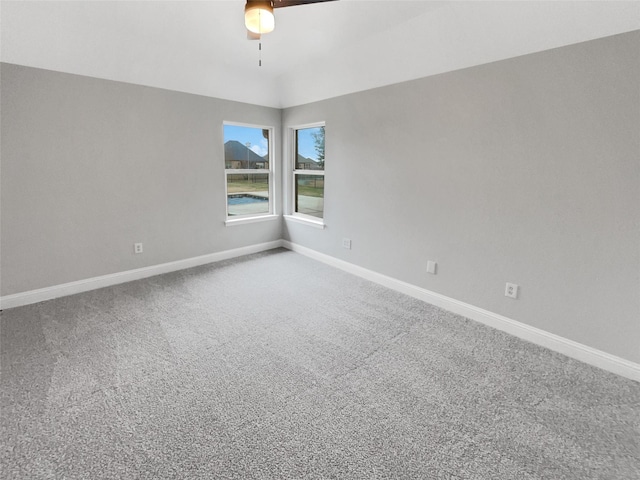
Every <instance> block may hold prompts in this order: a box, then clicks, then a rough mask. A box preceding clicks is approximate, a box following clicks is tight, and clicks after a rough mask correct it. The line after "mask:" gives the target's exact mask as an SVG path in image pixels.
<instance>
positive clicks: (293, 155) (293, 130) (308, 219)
mask: <svg viewBox="0 0 640 480" xmlns="http://www.w3.org/2000/svg"><path fill="white" fill-rule="evenodd" d="M317 127H323V128H324V129H325V139H326V131H327V125H326V122H324V121H321V122H313V123H306V124H302V125H292V126H289V127H288V129H287V130H288V132H289V137H290V138H289V141H288V142H287V143H288V147H289V154H288V155H287V158H288V165H287V178H286V185H287V189H286V200H287V202H286V203H287V204H286V213H287V214H286V215H285V219H286V220H291V221H294V222H297V223H304V224H307V225H310V226H314V227H317V228H325V226H326V224H325V218H326V216H325V213H326V212H325V209H324V199H325V193H326V191H324V192H323V197H322V198H323V209H322V217H315V216H313V215H308V214H306V213H300V212H296V177H297V176H298V175H313V176H318V177H322V179H323V182H324V183H325V185H326V163H325V164H324V166H323V168H322V170H307V169H299V168H297V166H298V163H297V160H298V158H297V137H298V133H297V132H298V130H305V129H308V128H317ZM325 147H326V140H325ZM325 162H326V157H325Z"/></svg>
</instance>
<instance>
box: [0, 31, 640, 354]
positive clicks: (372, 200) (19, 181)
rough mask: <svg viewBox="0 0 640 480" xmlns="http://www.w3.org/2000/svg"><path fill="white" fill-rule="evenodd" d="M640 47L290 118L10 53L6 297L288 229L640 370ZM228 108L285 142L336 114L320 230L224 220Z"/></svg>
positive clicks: (626, 40) (620, 42)
mask: <svg viewBox="0 0 640 480" xmlns="http://www.w3.org/2000/svg"><path fill="white" fill-rule="evenodd" d="M639 45H640V33H639V32H633V33H629V34H623V35H618V36H614V37H609V38H605V39H601V40H596V41H592V42H587V43H582V44H577V45H573V46H569V47H564V48H560V49H556V50H551V51H547V52H542V53H539V54H534V55H528V56H524V57H520V58H516V59H511V60H506V61H502V62H497V63H493V64H489V65H484V66H480V67H474V68H470V69H466V70H461V71H457V72H452V73H448V74H444V75H439V76H435V77H429V78H425V79H421V80H417V81H413V82H408V83H403V84H397V85H393V86H389V87H384V88H381V89H376V90H371V91H366V92H362V93H358V94H353V95H348V96H344V97H338V98H334V99H331V100H326V101H322V102H318V103H314V104H310V105H304V106H300V107H295V108H289V109H286V110H284V111H280V110H277V109H269V108H264V107H257V106H252V105H247V104H241V103H235V102H230V101H224V100H218V99H212V98H207V97H200V96H196V95H189V94H183V93H177V92H170V91H165V90H160V89H155V88H148V87H140V86H135V85H129V84H123V83H118V82H110V81H104V80H98V79H92V78H87V77H80V76H74V75H67V74H61V73H55V72H49V71H44V70H39V69H32V68H26V67H19V66H15V65H7V64H2V70H1V81H2V84H1V87H2V90H1V91H2V93H1V109H2V110H1V117H2V118H1V120H2V125H1V133H2V145H1V152H0V154H1V160H2V163H1V167H0V174H1V187H0V189H1V197H0V202H1V211H0V219H1V225H0V226H1V229H2V230H1V242H0V268H1V272H0V280H1V290H0V292H1V294H2V295H9V294H12V293H18V292H23V291H28V290H32V289H36V288H41V287H46V286H51V285H57V284H61V283H65V282H70V281H74V280H80V279H84V278H90V277H94V276H97V275H103V274H108V273H113V272H120V271H125V270H129V269H132V268H137V267H143V266H147V265H155V264H159V263H163V262H168V261H172V260H179V259H183V258H189V257H193V256H198V255H203V254H207V253H213V252H217V251H222V250H227V249H231V248H237V247H241V246H245V245H252V244H256V243H260V242H265V241H270V240H275V239H278V238H280V237H281V235H282V236H284V238H286V239H289V240H291V241H293V242H295V243H298V244H300V245H304V246H307V247H310V248H313V249H315V250H317V251H320V252H324V253H326V254H329V255H332V256H334V257H337V258H342V259H344V260H347V261H349V262H352V263H355V264H357V265H361V266H363V267H366V268H370V269H372V270H375V271H377V272H380V273H383V274H386V275H389V276H392V277H395V278H398V279H401V280H404V281H407V282H410V283H412V284H415V285H418V286H421V287H424V288H427V289H429V290H432V291H435V292H439V293H442V294H444V295H447V296H449V297H452V298H455V299H459V300H461V301H463V302H467V303H470V304H472V305H476V306H479V307H482V308H485V309H487V310H490V311H493V312H496V313H499V314H502V315H505V316H507V317H510V318H513V319H516V320H518V321H521V322H524V323H527V324H529V325H532V326H535V327H538V328H541V329H543V330H546V331H549V332H553V333H556V334H558V335H561V336H563V337H566V338H569V339H573V340H575V341H577V342H580V343H583V344H586V345H590V346H593V347H595V348H598V349H601V350H603V351H605V352H609V353H612V354H614V355H618V356H620V357H623V358H626V359H629V360H631V361H635V362H640V348H639V342H640V340H639V339H640V278H639V277H640V138H639V136H640V134H639V132H640V89H639V88H638V85H639V81H640V60H639V59H640V47H639ZM310 88H312V87H310ZM223 120H232V121H242V122H249V123H256V124H269V125H274V126H275V127H276V137H277V138H279V132H280V126H281V125H282V126H284V127H286V126H287V125H294V124H303V123H309V122H315V121H322V120H324V121H326V124H327V127H326V128H327V145H326V153H327V164H326V165H327V166H326V174H327V177H326V178H327V179H326V203H325V208H326V215H325V216H326V222H327V225H328V228H327V229H326V230H317V229H315V228H310V227H307V226H305V225H300V224H288V225H287V226H286V227H284V230H282V228H283V227H282V225H281V223H280V222H279V221H277V222H266V223H256V224H248V225H244V226H236V227H225V226H224V224H223V221H224V202H225V199H224V193H223V192H224V189H223V188H224V177H223V169H222V165H223V163H222V147H221V145H222V138H221V124H222V121H223ZM281 121H282V123H281ZM278 143H279V142H278ZM276 153H277V154H279V153H280V145H279V144H277V145H276ZM278 183H280V182H278ZM343 237H349V238H351V239H352V240H353V249H352V250H344V249H342V248H341V239H342V238H343ZM134 242H143V243H144V245H145V253H144V254H143V255H133V253H132V244H133V243H134ZM429 259H431V260H436V261H438V264H439V270H438V275H436V276H432V275H429V274H427V273H425V268H426V262H427V260H429ZM507 281H509V282H514V283H517V284H519V285H521V292H520V298H519V299H518V300H511V299H508V298H506V297H504V296H503V291H504V284H505V282H507Z"/></svg>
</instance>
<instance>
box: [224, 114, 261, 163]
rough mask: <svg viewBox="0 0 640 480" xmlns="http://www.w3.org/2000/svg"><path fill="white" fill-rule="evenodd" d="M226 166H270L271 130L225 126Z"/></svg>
mask: <svg viewBox="0 0 640 480" xmlns="http://www.w3.org/2000/svg"><path fill="white" fill-rule="evenodd" d="M224 168H233V169H245V170H246V169H248V168H252V169H253V168H260V169H262V168H266V169H268V168H269V130H267V129H262V128H255V127H239V126H236V125H225V126H224Z"/></svg>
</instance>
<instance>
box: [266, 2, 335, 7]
mask: <svg viewBox="0 0 640 480" xmlns="http://www.w3.org/2000/svg"><path fill="white" fill-rule="evenodd" d="M336 1H337V0H273V8H282V7H295V6H296V5H309V4H311V3H323V2H336Z"/></svg>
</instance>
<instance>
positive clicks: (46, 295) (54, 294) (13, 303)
mask: <svg viewBox="0 0 640 480" xmlns="http://www.w3.org/2000/svg"><path fill="white" fill-rule="evenodd" d="M282 245H283V244H282V240H274V241H272V242H265V243H259V244H257V245H249V246H248V247H241V248H234V249H233V250H225V251H222V252H216V253H210V254H207V255H201V256H199V257H192V258H185V259H184V260H177V261H175V262H168V263H162V264H160V265H152V266H150V267H143V268H136V269H134V270H127V271H125V272H118V273H112V274H109V275H101V276H99V277H93V278H87V279H84V280H78V281H76V282H69V283H63V284H61V285H54V286H52V287H46V288H39V289H37V290H30V291H28V292H21V293H16V294H13V295H5V296H4V297H0V310H2V309H6V308H13V307H20V306H23V305H29V304H32V303H37V302H43V301H45V300H51V299H53V298H58V297H64V296H67V295H74V294H76V293H81V292H87V291H89V290H95V289H97V288H103V287H109V286H111V285H117V284H119V283H125V282H131V281H133V280H140V279H142V278H147V277H153V276H154V275H160V274H163V273H169V272H175V271H176V270H183V269H185V268H191V267H197V266H199V265H205V264H207V263H212V262H219V261H220V260H227V259H229V258H235V257H241V256H242V255H249V254H252V253H258V252H263V251H265V250H271V249H273V248H278V247H282Z"/></svg>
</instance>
